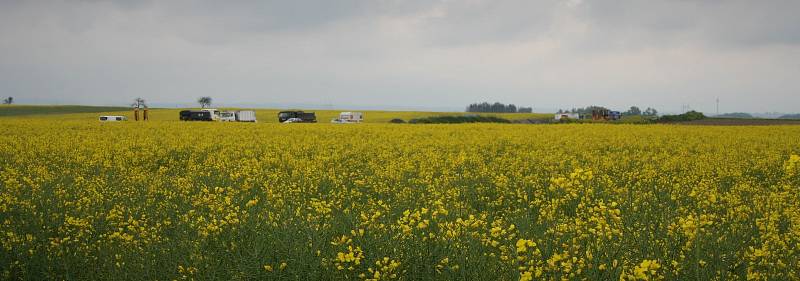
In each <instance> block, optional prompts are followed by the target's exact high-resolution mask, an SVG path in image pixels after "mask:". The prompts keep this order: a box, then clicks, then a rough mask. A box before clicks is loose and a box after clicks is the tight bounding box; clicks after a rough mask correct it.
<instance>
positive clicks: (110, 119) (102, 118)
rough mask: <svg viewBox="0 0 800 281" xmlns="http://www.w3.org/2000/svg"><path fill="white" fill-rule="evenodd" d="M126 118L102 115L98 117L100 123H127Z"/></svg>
mask: <svg viewBox="0 0 800 281" xmlns="http://www.w3.org/2000/svg"><path fill="white" fill-rule="evenodd" d="M127 120H128V118H127V117H125V116H117V115H104V116H100V122H117V121H127Z"/></svg>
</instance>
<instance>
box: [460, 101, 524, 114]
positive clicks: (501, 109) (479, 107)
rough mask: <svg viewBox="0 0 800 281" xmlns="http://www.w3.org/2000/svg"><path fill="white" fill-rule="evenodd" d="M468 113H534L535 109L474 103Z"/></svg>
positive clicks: (501, 104)
mask: <svg viewBox="0 0 800 281" xmlns="http://www.w3.org/2000/svg"><path fill="white" fill-rule="evenodd" d="M467 112H492V113H532V112H533V107H517V106H516V105H514V104H508V105H507V104H503V103H499V102H495V103H488V102H482V103H473V104H470V105H469V106H467Z"/></svg>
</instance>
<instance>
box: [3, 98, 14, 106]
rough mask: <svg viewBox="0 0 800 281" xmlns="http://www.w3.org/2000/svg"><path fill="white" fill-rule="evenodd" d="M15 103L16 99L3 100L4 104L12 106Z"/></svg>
mask: <svg viewBox="0 0 800 281" xmlns="http://www.w3.org/2000/svg"><path fill="white" fill-rule="evenodd" d="M12 103H14V97H7V98H6V99H4V100H3V104H12Z"/></svg>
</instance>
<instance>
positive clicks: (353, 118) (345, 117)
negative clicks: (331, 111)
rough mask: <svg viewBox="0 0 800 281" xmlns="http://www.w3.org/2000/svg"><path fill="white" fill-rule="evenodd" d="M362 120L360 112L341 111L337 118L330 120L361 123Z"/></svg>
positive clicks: (362, 116) (362, 115) (333, 121)
mask: <svg viewBox="0 0 800 281" xmlns="http://www.w3.org/2000/svg"><path fill="white" fill-rule="evenodd" d="M361 121H364V114H363V113H361V112H349V111H348V112H342V113H339V118H337V119H333V120H331V122H332V123H361Z"/></svg>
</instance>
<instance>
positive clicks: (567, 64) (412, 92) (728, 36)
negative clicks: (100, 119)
mask: <svg viewBox="0 0 800 281" xmlns="http://www.w3.org/2000/svg"><path fill="white" fill-rule="evenodd" d="M796 3H800V2H795V1H758V2H755V1H739V0H732V1H633V0H630V1H588V0H584V1H578V0H570V1H555V0H543V1H522V0H507V1H482V0H464V1H447V0H441V1H401V0H370V1H366V0H363V1H358V0H343V1H322V0H314V1H235V2H231V1H188V0H175V1H2V2H0V38H2V39H3V40H0V96H4V95H14V96H16V97H17V99H18V100H19V101H20V102H24V101H25V100H28V101H36V102H41V103H47V102H62V101H64V102H72V103H94V104H98V103H104V104H124V103H126V102H127V100H128V99H129V98H130V97H132V96H144V97H146V98H150V99H151V100H155V101H156V102H158V101H161V102H165V103H180V102H181V101H189V102H191V101H192V100H194V97H195V96H198V95H212V96H214V97H215V98H216V100H218V101H220V102H222V103H225V102H231V103H232V102H237V103H245V102H253V103H267V102H284V103H292V102H304V103H317V104H342V105H346V104H361V105H379V106H380V105H417V106H429V107H452V108H455V109H458V108H461V107H462V105H463V104H467V103H470V102H474V101H479V100H492V101H493V100H500V101H504V102H513V103H517V104H522V105H533V106H535V107H538V108H539V109H540V110H549V109H552V108H555V107H574V106H584V105H587V104H607V105H610V106H616V107H625V106H630V105H633V104H638V105H641V106H655V107H658V108H660V109H663V110H667V111H669V110H670V109H679V108H680V104H682V103H692V104H699V106H698V107H700V108H701V109H702V106H703V104H706V105H708V104H711V103H713V102H712V101H713V100H714V99H715V98H716V97H717V96H720V97H721V98H722V99H723V100H731V101H732V102H731V105H730V110H731V111H733V110H736V111H747V110H757V109H759V108H761V107H765V108H773V109H775V110H785V111H792V110H800V109H794V108H792V105H796V104H800V98H798V96H800V95H797V94H796V93H797V92H798V91H800V82H797V81H795V80H796V79H794V77H797V75H798V74H800V68H798V65H800V46H798V43H800V28H798V27H800V18H799V17H794V16H793V15H792V13H793V12H794V11H796V10H798V9H797V8H800V7H798V6H800V4H796ZM758 101H762V102H763V103H764V104H763V105H762V106H761V107H758V106H756V104H757V102H758Z"/></svg>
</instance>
